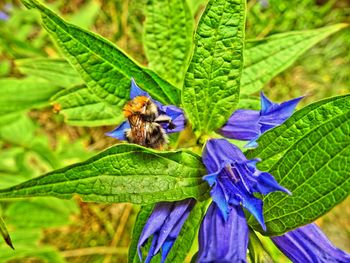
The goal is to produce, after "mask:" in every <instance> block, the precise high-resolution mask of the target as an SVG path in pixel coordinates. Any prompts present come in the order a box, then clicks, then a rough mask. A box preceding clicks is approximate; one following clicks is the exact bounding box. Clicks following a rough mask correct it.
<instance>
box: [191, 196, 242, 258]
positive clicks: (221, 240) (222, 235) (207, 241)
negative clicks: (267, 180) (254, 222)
mask: <svg viewBox="0 0 350 263" xmlns="http://www.w3.org/2000/svg"><path fill="white" fill-rule="evenodd" d="M248 234H249V231H248V225H247V222H246V219H245V217H244V213H243V210H242V208H241V207H239V206H233V207H232V209H231V211H230V213H229V215H228V219H227V220H226V221H224V220H223V218H222V216H221V213H220V209H219V208H218V207H217V205H216V204H215V203H212V204H211V205H210V206H209V208H208V211H207V213H206V214H205V216H204V219H203V221H202V224H201V227H200V230H199V251H198V256H197V262H199V263H207V262H208V263H209V262H221V263H223V262H227V263H228V262H246V253H247V247H248Z"/></svg>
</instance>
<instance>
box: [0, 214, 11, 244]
mask: <svg viewBox="0 0 350 263" xmlns="http://www.w3.org/2000/svg"><path fill="white" fill-rule="evenodd" d="M0 234H1V236H2V238H3V239H4V240H5V242H6V244H7V245H8V246H9V247H11V248H12V249H14V248H13V245H12V241H11V237H10V234H9V232H8V231H7V227H6V225H5V222H4V220H3V219H2V217H1V216H0Z"/></svg>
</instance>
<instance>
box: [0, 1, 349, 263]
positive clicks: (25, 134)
mask: <svg viewBox="0 0 350 263" xmlns="http://www.w3.org/2000/svg"><path fill="white" fill-rule="evenodd" d="M145 2H146V0H142V1H138V0H105V1H103V0H73V1H68V0H48V1H46V3H47V4H48V5H49V6H50V7H51V8H52V9H53V10H55V11H57V12H59V13H60V15H61V16H62V17H64V18H65V19H67V20H68V21H70V22H72V23H74V24H76V25H79V26H81V27H83V28H85V29H90V30H92V31H94V32H96V33H98V34H100V35H102V36H104V37H106V38H108V39H109V40H110V41H112V42H113V43H115V44H116V45H118V46H119V47H120V48H121V49H123V50H124V51H125V52H127V53H128V54H130V55H131V56H132V57H133V58H134V59H136V60H137V61H139V62H140V63H141V64H143V65H146V64H147V60H146V56H145V53H144V49H143V46H142V42H143V36H142V34H143V30H144V28H143V22H144V20H145V8H144V7H145ZM205 2H206V1H203V0H197V1H195V0H188V3H189V7H190V9H191V12H192V14H193V16H194V17H195V18H196V19H198V17H199V15H200V12H201V10H203V5H204V4H205ZM0 10H1V11H3V12H5V13H6V14H7V15H8V16H9V19H8V20H0V95H1V94H2V93H4V92H6V93H7V94H8V93H13V94H23V96H20V97H18V96H14V100H13V101H11V102H9V101H2V100H1V98H0V103H1V109H0V112H1V115H0V149H1V150H0V184H1V187H7V186H11V185H14V184H17V183H19V182H22V181H24V180H26V179H28V178H32V177H34V176H38V175H40V174H42V173H45V172H47V171H50V170H53V169H56V168H59V167H63V166H65V165H68V164H71V163H74V162H78V161H82V160H85V159H86V158H88V157H89V156H91V155H93V154H94V153H96V151H98V150H101V149H104V148H106V147H108V146H110V145H112V144H113V143H114V141H113V139H110V138H107V137H106V136H104V133H105V132H106V131H108V130H109V129H110V128H111V127H100V128H83V127H73V126H68V125H65V124H64V122H63V119H62V116H61V115H58V114H56V113H57V112H58V111H59V110H60V109H59V108H56V106H55V105H51V104H50V102H49V99H50V97H51V95H53V93H55V92H57V91H59V90H63V89H66V88H71V87H73V86H75V85H79V84H81V81H80V79H77V78H76V77H75V75H74V73H73V74H68V72H67V71H66V68H64V69H63V70H62V72H61V73H65V75H66V77H65V78H62V74H58V73H57V72H59V71H60V67H57V64H55V65H54V66H52V67H51V69H52V71H51V73H50V74H48V73H47V72H45V74H43V75H45V76H49V77H47V78H43V77H42V76H43V75H41V76H40V74H39V75H33V72H36V74H38V72H40V69H41V67H40V65H42V64H45V63H51V62H52V61H56V62H57V61H58V62H59V63H61V62H62V60H61V59H62V56H61V54H60V53H59V52H58V50H57V48H56V47H55V45H54V44H53V42H52V41H51V39H50V38H49V36H48V35H47V33H46V31H45V30H43V29H42V28H41V26H40V22H39V16H38V14H37V13H36V12H34V11H31V10H26V9H25V8H24V7H23V6H22V5H20V4H19V1H18V0H13V1H10V0H2V1H0ZM344 22H345V23H350V3H349V1H348V0H328V1H327V0H294V1H283V0H249V1H248V15H247V30H246V38H247V39H256V38H258V39H261V38H264V37H266V36H270V35H272V34H274V33H281V32H287V31H292V30H303V29H313V28H318V27H322V26H326V25H332V24H336V23H344ZM349 46H350V30H342V31H341V32H339V33H337V34H335V35H333V36H331V37H329V38H327V39H326V40H324V41H322V42H321V43H320V44H318V45H316V46H315V47H313V48H312V49H311V50H309V51H308V52H306V53H305V54H304V55H303V56H302V57H301V58H300V59H298V60H297V62H296V63H294V65H293V66H292V67H290V68H289V69H287V70H286V71H284V72H283V73H281V74H280V75H279V76H278V77H276V78H274V79H273V81H271V82H270V83H268V85H267V86H266V87H265V90H264V91H266V93H267V94H268V96H269V97H271V98H272V99H273V100H275V101H282V100H286V99H289V98H293V97H297V96H300V95H305V94H306V95H307V97H306V98H305V99H304V100H303V102H302V103H304V105H305V104H308V103H310V102H312V101H316V100H319V99H321V98H325V97H329V96H334V95H340V94H346V93H350V86H349V83H350V52H349ZM45 68H47V67H46V66H45ZM59 73H60V72H59ZM38 80H40V81H38ZM28 94H32V95H30V96H28ZM0 97H1V96H0ZM34 98H35V99H34ZM250 100H252V101H254V99H252V98H250ZM349 203H350V199H349V198H348V199H347V200H346V201H345V202H344V203H343V204H341V205H340V206H338V207H336V208H335V209H333V211H332V212H331V213H329V214H328V215H326V216H324V217H322V218H321V219H319V220H318V223H319V224H320V225H321V226H322V227H323V228H324V229H325V232H326V233H327V234H328V235H329V236H330V238H331V239H332V240H333V241H334V242H335V244H336V245H337V246H339V247H340V248H343V249H347V250H348V251H350V222H349V218H350V210H349V209H348V207H349V206H348V205H349ZM39 211H40V212H39ZM136 212H137V207H133V206H132V205H129V204H113V205H99V204H87V203H82V202H80V201H79V200H78V199H73V200H71V201H63V200H58V199H49V198H40V199H38V198H37V199H30V200H21V201H16V202H14V201H4V202H2V205H1V215H2V216H3V218H4V220H5V222H6V224H7V227H8V230H9V232H10V234H11V238H12V241H13V244H14V246H15V248H16V250H15V251H12V250H10V249H9V248H8V247H7V246H6V245H5V243H4V242H0V262H64V261H67V262H103V263H108V262H126V258H127V247H128V245H129V243H130V235H131V228H132V224H133V221H134V220H135V215H136ZM334 221H337V224H334ZM338 223H339V224H338ZM339 225H340V226H339ZM339 229H346V231H345V232H339ZM261 242H262V243H264V241H261ZM263 245H264V244H263ZM264 246H266V247H271V244H265V245H264ZM58 251H61V253H58ZM271 251H272V252H271V253H272V254H273V253H276V252H275V251H273V248H271ZM35 258H36V259H35ZM275 258H278V260H279V261H278V262H283V261H280V260H281V259H280V258H279V254H276V257H275ZM284 260H285V259H284ZM284 262H285V261H284Z"/></svg>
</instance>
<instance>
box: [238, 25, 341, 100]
mask: <svg viewBox="0 0 350 263" xmlns="http://www.w3.org/2000/svg"><path fill="white" fill-rule="evenodd" d="M346 26H347V24H337V25H333V26H327V27H323V28H319V29H313V30H305V31H295V32H287V33H282V34H276V35H273V36H271V37H267V38H265V39H262V40H259V41H254V42H250V43H249V42H248V43H247V45H246V46H247V47H246V49H245V50H244V68H243V72H242V78H241V93H242V94H251V93H254V92H256V91H258V90H260V89H262V88H263V86H264V85H265V84H266V83H267V82H268V81H270V80H271V79H272V78H274V77H275V76H276V75H277V74H279V73H280V72H282V71H283V70H285V69H286V68H288V67H289V66H290V65H292V64H293V63H294V62H295V61H296V60H297V59H298V58H299V57H300V56H301V55H302V54H303V53H304V52H305V51H307V50H308V49H310V48H311V47H312V46H314V45H315V44H317V43H318V42H320V41H321V40H322V39H324V38H326V37H328V36H329V35H331V34H334V33H335V32H337V31H339V30H340V29H342V28H344V27H346Z"/></svg>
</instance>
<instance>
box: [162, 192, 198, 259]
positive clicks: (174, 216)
mask: <svg viewBox="0 0 350 263" xmlns="http://www.w3.org/2000/svg"><path fill="white" fill-rule="evenodd" d="M171 204H172V205H173V209H172V210H171V213H170V214H169V215H168V217H167V220H166V221H165V222H164V224H163V225H162V228H161V231H160V234H159V237H158V241H157V246H156V249H155V253H158V252H159V250H160V248H161V247H162V246H163V244H164V242H165V241H166V240H167V239H168V237H169V235H170V234H171V233H172V234H173V236H175V238H176V237H177V236H178V235H179V233H180V231H181V227H182V225H183V224H184V222H185V220H186V218H187V217H188V214H189V213H190V211H191V210H192V207H193V205H194V202H193V199H186V200H182V201H178V202H173V203H171ZM179 226H181V227H179ZM174 228H175V229H176V230H177V231H178V232H176V231H175V233H174V232H173V230H174ZM174 241H175V240H174Z"/></svg>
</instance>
